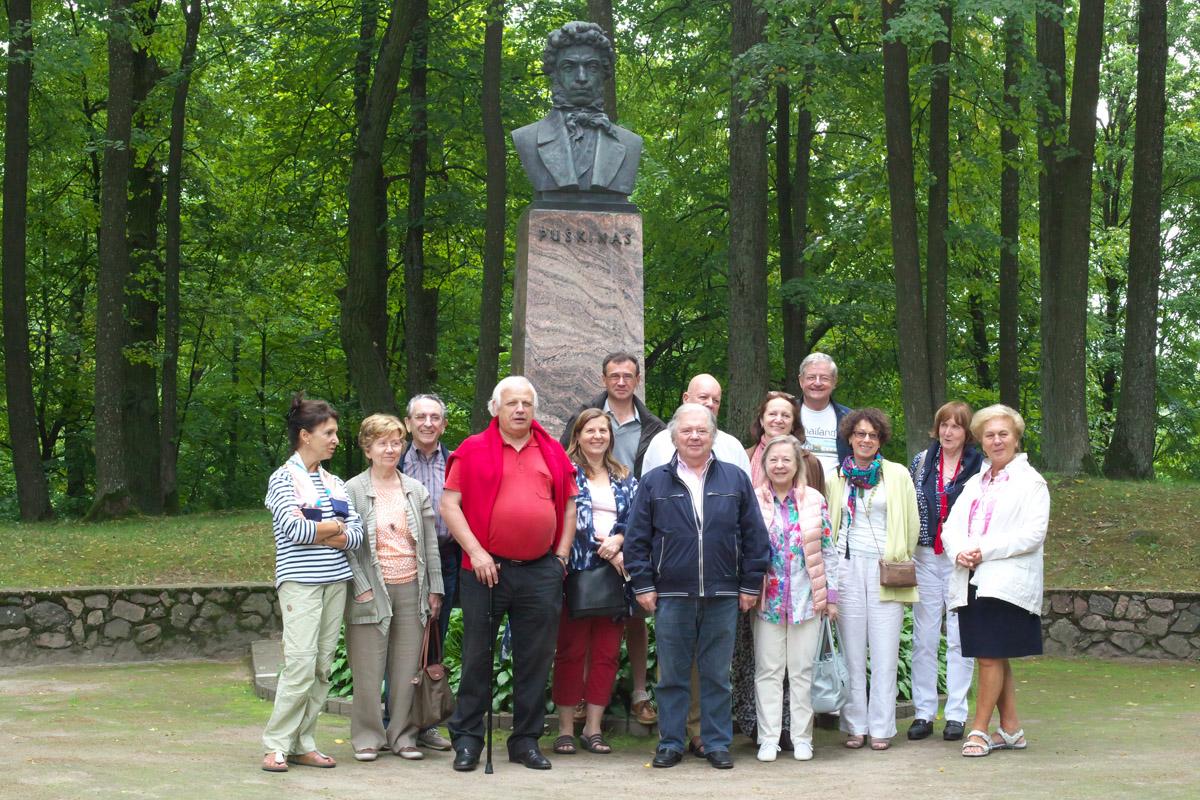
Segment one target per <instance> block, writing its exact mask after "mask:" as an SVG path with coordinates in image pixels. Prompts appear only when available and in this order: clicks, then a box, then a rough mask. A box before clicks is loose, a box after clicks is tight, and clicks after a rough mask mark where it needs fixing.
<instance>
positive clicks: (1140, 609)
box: [1125, 599, 1150, 622]
mask: <svg viewBox="0 0 1200 800" xmlns="http://www.w3.org/2000/svg"><path fill="white" fill-rule="evenodd" d="M1149 616H1150V612H1149V611H1148V610H1146V604H1145V603H1144V602H1142V601H1141V600H1137V599H1134V600H1130V601H1129V610H1128V611H1126V612H1125V619H1131V620H1133V621H1134V622H1140V621H1141V620H1144V619H1146V618H1147V617H1149Z"/></svg>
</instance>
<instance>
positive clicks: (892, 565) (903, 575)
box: [879, 558, 917, 589]
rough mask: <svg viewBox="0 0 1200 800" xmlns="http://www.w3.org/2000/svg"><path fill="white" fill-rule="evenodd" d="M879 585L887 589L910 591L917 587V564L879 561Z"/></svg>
mask: <svg viewBox="0 0 1200 800" xmlns="http://www.w3.org/2000/svg"><path fill="white" fill-rule="evenodd" d="M879 585H880V586H886V587H888V588H889V589H910V588H912V587H914V586H916V585H917V562H915V561H913V560H912V559H909V560H908V561H887V560H885V559H882V558H881V559H879Z"/></svg>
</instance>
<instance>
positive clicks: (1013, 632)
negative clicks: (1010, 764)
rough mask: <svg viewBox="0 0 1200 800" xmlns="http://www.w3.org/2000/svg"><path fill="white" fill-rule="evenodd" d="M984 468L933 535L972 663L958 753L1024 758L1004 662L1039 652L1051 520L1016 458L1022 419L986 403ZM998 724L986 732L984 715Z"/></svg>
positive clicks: (1038, 485) (1040, 485)
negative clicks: (975, 676) (971, 693)
mask: <svg viewBox="0 0 1200 800" xmlns="http://www.w3.org/2000/svg"><path fill="white" fill-rule="evenodd" d="M971 433H972V434H973V435H974V436H975V438H976V440H977V441H979V442H980V445H981V446H982V448H983V453H984V456H985V457H986V459H987V460H986V461H985V462H984V467H983V470H982V471H981V472H980V473H979V474H978V475H976V476H975V477H974V478H972V479H971V480H970V482H969V483H967V485H966V487H965V488H964V489H963V492H962V495H961V496H960V497H959V498H958V502H957V503H956V504H955V505H954V509H953V511H951V512H950V517H949V518H948V519H947V520H946V524H945V527H944V528H943V531H942V543H943V545H944V546H945V555H946V557H947V558H949V559H950V560H951V561H952V562H953V563H954V565H955V569H954V575H953V576H952V577H951V579H950V603H949V605H950V606H951V607H953V608H956V609H957V610H958V627H959V636H960V638H961V640H962V653H963V655H964V656H967V657H972V656H973V657H974V658H975V659H976V660H977V663H978V664H979V691H978V693H977V695H976V698H975V699H976V705H975V719H974V723H973V724H972V730H971V732H970V733H969V734H967V738H966V739H965V740H964V741H963V745H962V754H963V755H964V756H967V757H980V756H986V755H988V754H989V753H990V752H991V751H993V750H1024V749H1025V747H1026V741H1025V732H1024V730H1022V728H1021V724H1020V720H1019V719H1018V718H1017V699H1016V692H1015V687H1014V682H1013V673H1012V666H1011V665H1010V664H1009V659H1011V658H1020V657H1022V656H1030V655H1040V654H1041V652H1042V626H1041V619H1040V615H1041V610H1042V543H1043V542H1044V541H1045V539H1046V526H1047V524H1048V522H1049V519H1050V492H1049V490H1048V489H1047V488H1046V481H1045V479H1044V478H1042V476H1041V475H1040V474H1038V472H1037V470H1035V469H1034V468H1033V467H1031V466H1030V465H1029V458H1028V456H1026V455H1025V454H1024V453H1019V452H1018V450H1020V445H1021V436H1022V435H1023V434H1024V433H1025V420H1024V419H1022V418H1021V415H1020V414H1018V413H1017V412H1016V411H1014V410H1013V409H1011V408H1009V407H1008V406H1003V405H994V406H988V407H987V408H985V409H983V410H981V411H978V412H977V413H976V414H975V416H974V417H973V418H972V419H971ZM993 708H996V709H999V711H1000V726H999V727H998V728H997V730H996V732H995V733H994V734H990V735H989V734H988V732H987V731H988V726H989V724H990V723H991V719H992V709H993Z"/></svg>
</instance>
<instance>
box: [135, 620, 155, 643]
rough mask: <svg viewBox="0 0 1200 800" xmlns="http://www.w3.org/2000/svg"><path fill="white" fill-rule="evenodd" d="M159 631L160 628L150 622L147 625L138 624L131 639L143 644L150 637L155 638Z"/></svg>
mask: <svg viewBox="0 0 1200 800" xmlns="http://www.w3.org/2000/svg"><path fill="white" fill-rule="evenodd" d="M161 633H162V628H160V627H159V626H157V625H155V624H154V623H153V622H152V623H150V624H149V625H140V626H138V628H137V630H136V631H134V634H133V640H134V641H135V642H137V643H138V644H145V643H146V642H148V641H150V640H151V639H157V638H158V637H159V634H161Z"/></svg>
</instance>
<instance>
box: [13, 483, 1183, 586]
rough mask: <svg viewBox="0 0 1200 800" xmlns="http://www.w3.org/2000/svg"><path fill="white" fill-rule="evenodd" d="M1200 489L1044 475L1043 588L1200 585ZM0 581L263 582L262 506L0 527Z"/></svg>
mask: <svg viewBox="0 0 1200 800" xmlns="http://www.w3.org/2000/svg"><path fill="white" fill-rule="evenodd" d="M1198 489H1200V487H1198V486H1197V485H1196V484H1185V483H1171V484H1165V483H1152V484H1145V483H1127V482H1120V481H1107V480H1101V479H1094V478H1088V479H1069V478H1055V477H1052V478H1051V479H1050V493H1051V503H1052V506H1051V507H1052V512H1051V520H1050V534H1049V536H1048V537H1047V540H1046V586H1047V587H1056V588H1104V587H1111V588H1117V589H1127V590H1136V589H1146V590H1159V591H1164V590H1173V591H1196V590H1198V589H1200V535H1197V531H1198V530H1200V492H1198V491H1197V490H1198ZM0 537H2V539H0V540H2V541H4V542H5V543H6V545H7V546H6V547H5V548H3V550H0V587H13V588H17V587H20V588H32V587H60V586H84V585H88V586H92V585H126V586H130V585H138V584H164V583H182V584H188V583H222V582H230V581H269V580H271V579H272V577H273V574H274V566H275V565H274V551H273V546H272V542H271V528H270V517H269V516H268V514H267V512H266V510H265V509H254V510H247V511H231V512H213V513H207V514H193V515H190V516H186V517H159V518H138V519H132V520H126V521H121V522H110V523H103V524H98V525H90V524H84V523H80V522H76V521H62V522H55V523H49V524H35V525H26V524H18V523H4V524H0Z"/></svg>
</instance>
